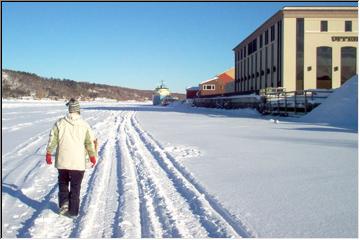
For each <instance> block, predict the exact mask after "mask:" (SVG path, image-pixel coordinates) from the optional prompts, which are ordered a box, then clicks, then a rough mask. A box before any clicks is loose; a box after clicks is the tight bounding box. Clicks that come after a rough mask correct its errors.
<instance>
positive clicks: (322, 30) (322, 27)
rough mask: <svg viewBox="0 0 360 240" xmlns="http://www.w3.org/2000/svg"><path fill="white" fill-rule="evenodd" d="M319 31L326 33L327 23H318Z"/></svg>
mask: <svg viewBox="0 0 360 240" xmlns="http://www.w3.org/2000/svg"><path fill="white" fill-rule="evenodd" d="M320 31H321V32H327V31H328V21H321V23H320Z"/></svg>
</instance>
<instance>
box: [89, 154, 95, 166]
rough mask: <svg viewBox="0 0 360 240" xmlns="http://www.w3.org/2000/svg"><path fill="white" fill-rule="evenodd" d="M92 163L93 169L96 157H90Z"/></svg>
mask: <svg viewBox="0 0 360 240" xmlns="http://www.w3.org/2000/svg"><path fill="white" fill-rule="evenodd" d="M90 162H91V163H92V166H91V167H94V166H95V164H96V158H95V156H91V157H90Z"/></svg>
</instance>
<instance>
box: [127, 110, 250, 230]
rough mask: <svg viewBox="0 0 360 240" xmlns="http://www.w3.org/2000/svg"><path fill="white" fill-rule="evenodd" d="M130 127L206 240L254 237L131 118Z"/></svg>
mask: <svg viewBox="0 0 360 240" xmlns="http://www.w3.org/2000/svg"><path fill="white" fill-rule="evenodd" d="M131 125H132V126H133V127H134V129H135V131H136V132H137V134H138V137H139V138H140V139H141V140H142V142H143V144H144V146H145V147H146V148H147V149H148V151H149V152H150V153H151V154H152V155H153V157H154V159H155V160H156V161H157V162H158V164H159V165H160V166H161V167H162V169H163V170H164V171H165V172H166V173H167V175H168V177H169V179H170V180H171V181H172V182H173V184H174V185H175V187H176V188H177V189H178V191H179V192H180V193H181V195H182V196H183V197H184V198H185V199H187V201H188V203H189V204H190V206H191V210H192V211H193V214H195V215H197V216H199V218H200V222H201V223H202V225H203V227H204V228H205V229H206V230H207V231H208V233H209V237H254V236H255V234H254V233H253V232H252V231H251V230H250V229H249V228H248V227H247V226H246V225H245V224H244V223H243V222H241V221H239V220H237V219H235V217H233V216H232V215H231V214H230V213H229V212H228V211H227V210H226V209H225V208H223V207H222V206H221V205H220V204H219V203H217V202H216V200H215V199H213V198H212V197H211V196H210V195H209V194H208V193H207V192H206V191H205V190H204V189H203V188H202V187H201V186H200V185H199V184H198V183H196V182H195V180H194V179H193V178H192V177H191V175H190V174H188V173H187V172H186V170H185V169H184V168H182V167H181V166H180V165H178V164H177V163H176V160H175V159H174V158H172V157H171V156H170V155H169V154H167V153H166V152H165V150H164V149H163V148H162V147H161V145H160V144H158V143H157V142H156V141H155V140H154V138H152V137H151V136H150V135H149V134H148V133H146V132H144V131H143V130H142V129H141V127H140V124H139V123H138V122H137V120H136V119H135V114H133V115H132V117H131Z"/></svg>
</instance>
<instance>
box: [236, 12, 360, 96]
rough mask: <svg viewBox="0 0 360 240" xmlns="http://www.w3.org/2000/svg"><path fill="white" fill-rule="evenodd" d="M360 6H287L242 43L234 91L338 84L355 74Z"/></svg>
mask: <svg viewBox="0 0 360 240" xmlns="http://www.w3.org/2000/svg"><path fill="white" fill-rule="evenodd" d="M357 45H358V8H357V7H284V8H283V9H282V10H280V11H278V12H277V13H276V14H275V15H273V16H272V17H271V18H269V19H268V20H267V21H266V22H264V23H263V24H262V25H261V26H260V27H259V28H257V29H256V30H255V31H254V32H253V33H252V34H250V35H249V36H248V37H247V38H246V39H244V40H243V41H242V42H241V43H240V44H238V45H237V46H236V47H235V48H234V49H233V50H234V52H235V92H237V93H251V92H258V91H259V90H260V89H263V88H267V87H284V88H285V90H286V91H294V90H304V89H316V88H325V89H329V88H337V87H339V86H341V85H342V84H343V83H344V82H345V81H346V80H347V79H349V78H350V77H351V76H353V75H354V74H356V73H357Z"/></svg>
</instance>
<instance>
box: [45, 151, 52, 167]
mask: <svg viewBox="0 0 360 240" xmlns="http://www.w3.org/2000/svg"><path fill="white" fill-rule="evenodd" d="M46 163H47V164H49V165H51V164H52V161H51V154H50V153H46Z"/></svg>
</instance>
